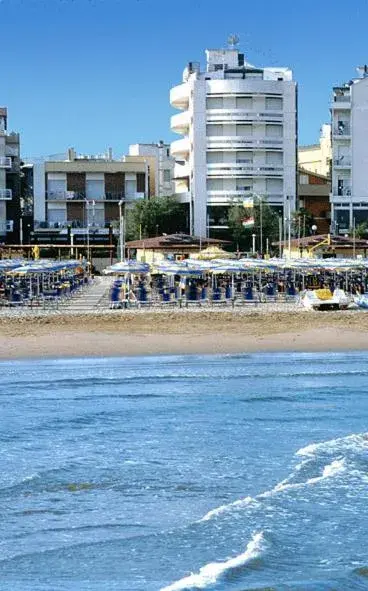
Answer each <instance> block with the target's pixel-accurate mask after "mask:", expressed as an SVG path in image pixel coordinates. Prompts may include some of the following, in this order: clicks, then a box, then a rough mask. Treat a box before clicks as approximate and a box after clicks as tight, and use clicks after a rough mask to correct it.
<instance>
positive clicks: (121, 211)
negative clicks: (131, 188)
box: [119, 199, 125, 262]
mask: <svg viewBox="0 0 368 591" xmlns="http://www.w3.org/2000/svg"><path fill="white" fill-rule="evenodd" d="M124 204H125V201H124V200H123V199H120V201H119V236H120V262H121V261H123V260H124V253H125V244H124Z"/></svg>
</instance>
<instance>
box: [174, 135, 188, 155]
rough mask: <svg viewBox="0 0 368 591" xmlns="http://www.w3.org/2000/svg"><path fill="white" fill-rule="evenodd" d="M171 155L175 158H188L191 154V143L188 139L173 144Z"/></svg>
mask: <svg viewBox="0 0 368 591" xmlns="http://www.w3.org/2000/svg"><path fill="white" fill-rule="evenodd" d="M170 151H171V155H172V156H174V157H175V158H184V159H186V158H188V156H189V152H190V141H189V138H188V137H185V138H183V139H181V140H176V141H175V142H172V144H171V148H170Z"/></svg>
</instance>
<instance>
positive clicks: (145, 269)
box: [103, 261, 150, 275]
mask: <svg viewBox="0 0 368 591" xmlns="http://www.w3.org/2000/svg"><path fill="white" fill-rule="evenodd" d="M149 271H150V266H149V265H148V264H147V263H140V262H139V261H121V262H120V263H115V265H111V267H108V268H107V269H104V271H103V273H104V274H105V275H117V274H120V273H149Z"/></svg>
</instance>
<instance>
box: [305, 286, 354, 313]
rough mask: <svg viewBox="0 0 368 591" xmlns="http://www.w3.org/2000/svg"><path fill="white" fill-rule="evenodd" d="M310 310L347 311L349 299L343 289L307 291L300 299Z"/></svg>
mask: <svg viewBox="0 0 368 591" xmlns="http://www.w3.org/2000/svg"><path fill="white" fill-rule="evenodd" d="M300 301H301V304H302V305H303V306H304V307H305V308H307V309H308V310H346V309H347V307H348V306H349V299H348V297H347V295H346V293H345V292H344V290H343V289H335V291H334V292H333V293H332V292H331V291H330V290H329V289H307V290H306V291H305V292H304V294H303V295H302V296H301V298H300Z"/></svg>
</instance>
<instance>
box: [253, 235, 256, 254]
mask: <svg viewBox="0 0 368 591" xmlns="http://www.w3.org/2000/svg"><path fill="white" fill-rule="evenodd" d="M252 252H253V254H255V253H256V234H252Z"/></svg>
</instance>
